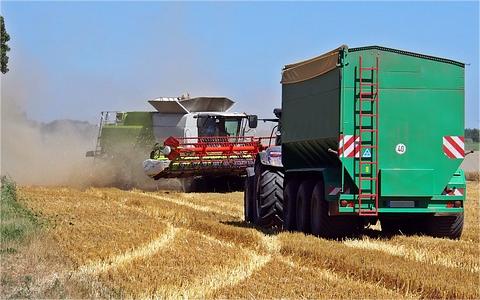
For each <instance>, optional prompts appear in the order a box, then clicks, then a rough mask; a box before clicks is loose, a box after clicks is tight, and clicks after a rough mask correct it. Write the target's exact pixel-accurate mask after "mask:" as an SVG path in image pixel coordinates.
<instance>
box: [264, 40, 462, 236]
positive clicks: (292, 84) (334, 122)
mask: <svg viewBox="0 0 480 300" xmlns="http://www.w3.org/2000/svg"><path fill="white" fill-rule="evenodd" d="M463 132H464V64H463V63H460V62H456V61H453V60H449V59H444V58H439V57H432V56H427V55H423V54H418V53H412V52H407V51H401V50H396V49H390V48H385V47H379V46H370V47H361V48H348V47H347V46H341V47H339V48H337V49H335V50H333V51H331V52H328V53H326V54H323V55H321V56H318V57H315V58H312V59H309V60H306V61H302V62H299V63H295V64H290V65H287V66H285V68H284V70H283V73H282V161H283V165H284V169H285V179H284V197H283V198H284V199H283V206H282V209H283V225H284V227H285V228H286V229H288V230H300V231H303V232H313V233H314V234H317V235H320V236H324V237H338V236H345V235H348V234H351V233H354V232H356V231H357V230H358V229H359V228H361V227H362V226H363V225H365V224H368V223H376V222H377V221H378V220H380V223H381V226H382V230H384V231H388V232H398V231H401V232H403V233H415V234H428V235H432V236H437V237H448V238H459V237H460V235H461V232H462V228H463V210H464V209H463V207H464V205H463V203H464V201H465V196H466V194H465V193H466V189H465V187H466V185H465V177H464V174H463V171H462V170H461V169H459V167H460V164H461V162H462V161H463V158H464V156H465V151H464V140H463V134H464V133H463ZM260 206H261V204H260ZM277 213H278V212H277Z"/></svg>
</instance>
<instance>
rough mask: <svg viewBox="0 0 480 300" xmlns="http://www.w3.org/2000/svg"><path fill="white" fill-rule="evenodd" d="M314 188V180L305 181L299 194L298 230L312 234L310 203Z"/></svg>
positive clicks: (297, 206)
mask: <svg viewBox="0 0 480 300" xmlns="http://www.w3.org/2000/svg"><path fill="white" fill-rule="evenodd" d="M314 186H315V180H314V179H306V180H303V182H302V183H301V184H300V188H299V189H298V193H297V199H296V200H297V201H296V202H297V203H296V204H297V205H296V219H297V229H298V230H300V231H302V232H304V233H310V203H311V200H312V192H313V188H314Z"/></svg>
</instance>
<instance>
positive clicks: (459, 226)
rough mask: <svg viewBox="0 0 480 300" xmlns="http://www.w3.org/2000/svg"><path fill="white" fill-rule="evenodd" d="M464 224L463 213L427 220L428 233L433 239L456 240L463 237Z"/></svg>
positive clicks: (431, 217)
mask: <svg viewBox="0 0 480 300" xmlns="http://www.w3.org/2000/svg"><path fill="white" fill-rule="evenodd" d="M463 222H464V216H463V212H462V213H458V214H454V215H446V216H430V217H429V218H428V219H427V226H426V233H427V234H428V235H430V236H433V237H439V238H449V239H454V240H456V239H459V238H460V236H461V235H462V231H463Z"/></svg>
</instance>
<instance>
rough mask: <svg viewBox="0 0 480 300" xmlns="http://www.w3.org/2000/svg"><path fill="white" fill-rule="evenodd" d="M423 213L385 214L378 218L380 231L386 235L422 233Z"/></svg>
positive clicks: (423, 224) (423, 226)
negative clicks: (415, 214) (413, 214)
mask: <svg viewBox="0 0 480 300" xmlns="http://www.w3.org/2000/svg"><path fill="white" fill-rule="evenodd" d="M425 218H428V217H427V216H425V215H418V216H409V215H400V216H386V217H381V218H380V225H381V227H382V232H383V233H384V234H386V235H395V234H402V235H422V234H425V226H426V224H425Z"/></svg>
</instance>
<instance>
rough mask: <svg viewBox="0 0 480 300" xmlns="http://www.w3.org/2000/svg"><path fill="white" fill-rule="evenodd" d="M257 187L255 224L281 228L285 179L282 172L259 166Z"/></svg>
mask: <svg viewBox="0 0 480 300" xmlns="http://www.w3.org/2000/svg"><path fill="white" fill-rule="evenodd" d="M258 168H259V171H260V172H259V173H260V176H259V178H258V179H257V180H258V181H257V185H256V187H255V189H256V191H257V196H256V197H255V201H254V202H255V208H254V209H253V211H254V213H255V223H256V224H257V225H259V226H262V227H281V226H282V223H283V178H284V174H283V172H282V171H281V170H277V169H274V168H265V167H264V166H259V167H258Z"/></svg>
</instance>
